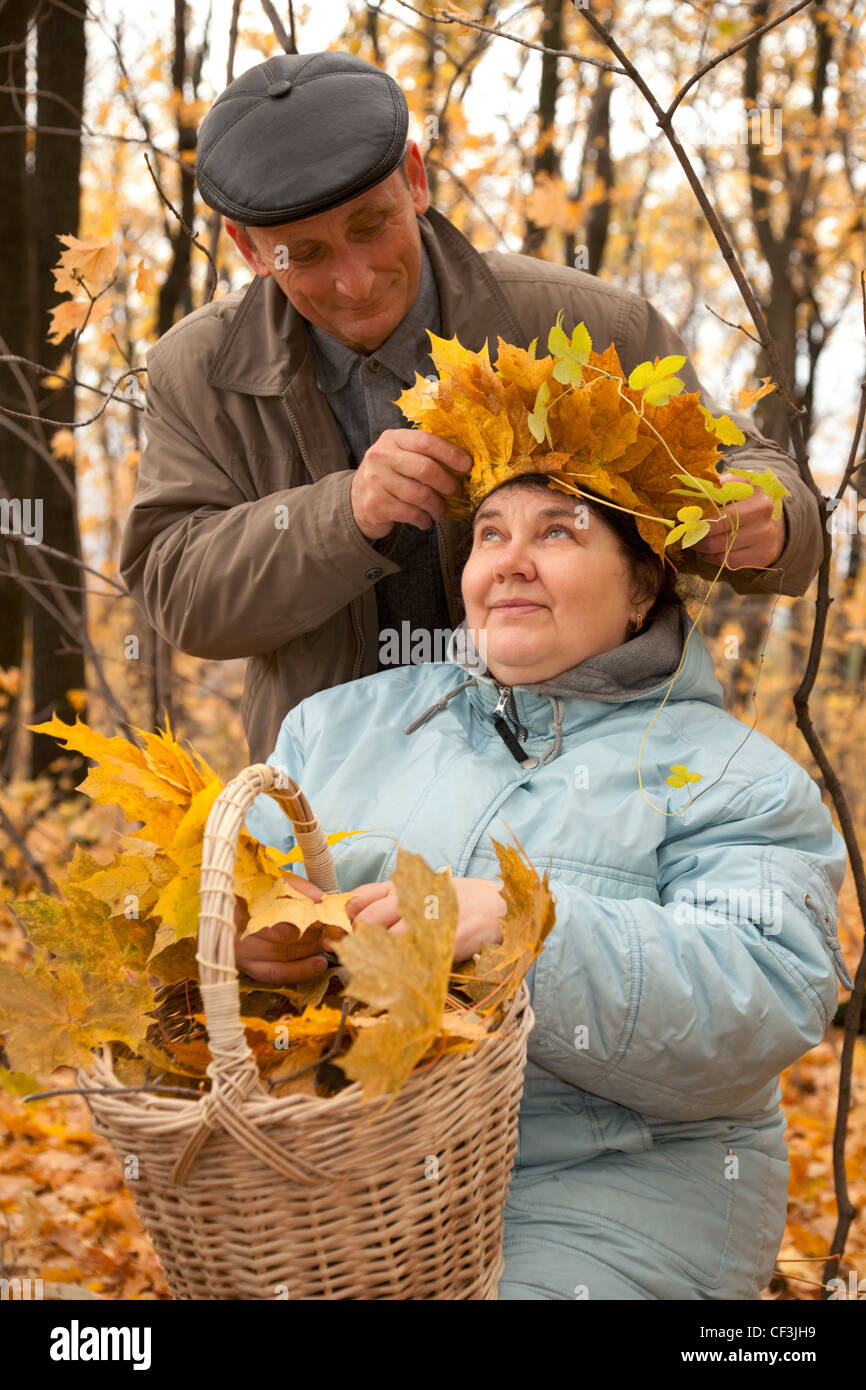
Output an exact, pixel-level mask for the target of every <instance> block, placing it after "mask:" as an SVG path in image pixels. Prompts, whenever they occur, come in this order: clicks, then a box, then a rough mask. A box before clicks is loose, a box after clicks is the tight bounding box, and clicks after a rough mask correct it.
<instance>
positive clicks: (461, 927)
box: [346, 878, 507, 965]
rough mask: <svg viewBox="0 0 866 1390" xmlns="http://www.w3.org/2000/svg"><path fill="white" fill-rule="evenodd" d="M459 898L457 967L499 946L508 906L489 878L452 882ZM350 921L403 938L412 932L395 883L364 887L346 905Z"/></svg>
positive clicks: (388, 881) (456, 943) (366, 885)
mask: <svg viewBox="0 0 866 1390" xmlns="http://www.w3.org/2000/svg"><path fill="white" fill-rule="evenodd" d="M452 883H453V884H454V891H455V892H456V894H457V935H456V937H455V939H454V964H455V965H459V964H460V962H461V961H464V960H471V958H472V957H473V956H474V955H477V953H478V952H479V951H480V950H481V948H482V946H484V945H488V944H489V945H491V946H498V945H499V943H500V942H501V940H502V927H501V926H500V925H499V923H500V919H501V918H503V917H504V916H505V913H506V910H507V909H506V906H505V900H504V898H503V897H502V894H501V893H500V892H499V888H498V887H497V885H496V883H494V882H493V881H492V880H491V879H489V878H455V879H452ZM346 912H347V913H348V915H349V920H350V921H351V922H352V923H353V924H354V925H357V923H358V922H378V923H379V924H380V926H383V927H387V928H388V929H389V931H393V933H394V935H395V936H402V935H403V933H404V932H406V931H408V930H409V929H408V927H407V925H406V923H405V922H404V921H403V918H402V917H401V916H400V909H399V908H398V906H397V893H396V890H395V888H394V885H393V883H391V882H390V880H387V881H386V882H384V883H363V884H362V885H361V887H360V888H358V889H356V890H355V893H354V894H353V896H352V897H351V898H350V899H349V901H348V902H347V903H346Z"/></svg>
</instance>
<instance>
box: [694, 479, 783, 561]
mask: <svg viewBox="0 0 866 1390" xmlns="http://www.w3.org/2000/svg"><path fill="white" fill-rule="evenodd" d="M742 481H743V480H742V478H736V477H735V476H734V474H733V473H720V474H719V482H720V483H737V482H742ZM722 510H723V511H724V513H725V515H724V517H720V516H718V517H712V518H711V517H707V518H706V520H707V522H708V523H709V528H710V529H709V532H708V533H707V535H706V536H704V538H703V540H702V541H699V542H698V544H697V545H696V546H695V547H694V549H695V551H696V552H697V553H698V555H700V556H701V558H702V559H704V560H708V561H709V562H710V563H711V564H715V565H720V564H721V563H722V560H723V559H724V556H725V551H726V550H727V548H728V546H729V545H730V542H731V532H732V530H733V529H734V528H735V527H736V530H737V535H736V539H735V540H734V543H733V545H731V549H730V553H729V555H728V558H727V560H726V561H725V567H726V569H729V570H739V569H751V568H754V569H765V568H767V567H769V566H770V565H774V564H775V563H776V561H777V560H778V558H779V556H780V555H781V553H782V551H783V550H784V548H785V539H786V528H785V518H784V516H780V517H779V520H778V521H774V520H773V518H772V515H771V513H772V511H773V502H772V499H771V498H769V497H767V495H766V493H764V492H762V491H761V489H760V488H758V487H756V488H755V490H754V492H753V493H752V495H751V497H744V498H743V500H742V501H741V502H728V503H727V504H726V505H725V506H724V507H723V508H722ZM731 518H733V522H732V520H731Z"/></svg>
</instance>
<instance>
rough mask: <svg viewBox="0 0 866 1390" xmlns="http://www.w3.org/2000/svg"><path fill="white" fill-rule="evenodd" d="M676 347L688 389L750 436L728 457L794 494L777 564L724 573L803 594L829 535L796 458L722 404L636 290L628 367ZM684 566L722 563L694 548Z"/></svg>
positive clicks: (749, 588) (756, 587) (707, 567)
mask: <svg viewBox="0 0 866 1390" xmlns="http://www.w3.org/2000/svg"><path fill="white" fill-rule="evenodd" d="M673 353H676V354H678V355H679V356H682V357H685V358H686V365H685V366H684V367H683V368H682V369H681V371H680V372H679V373H678V375H679V376H681V377H682V379H683V380H684V381H685V384H686V390H688V391H700V392H701V396H702V399H703V404H704V405H705V406H706V407H707V409H708V410H711V411H712V413H713V414H714V415H721V414H725V415H729V416H730V418H731V419H732V420H733V421H734V423H735V424H737V425H739V427H740V429H741V430H742V431H743V434H744V435H745V436H746V442H745V444H737V445H734V446H729V447H728V448H726V450H725V455H724V458H725V463H726V464H733V466H734V467H735V468H743V469H748V470H752V471H754V472H757V473H762V472H763V471H764V469H765V468H771V469H772V470H773V472H774V473H775V474H776V476H777V477H778V479H779V481H780V482H781V483H783V484H784V486H785V487H786V488H787V489H788V491H789V492H790V494H791V496H790V497H786V498H785V500H784V502H783V504H782V510H783V512H784V516H785V523H786V529H785V535H786V540H785V544H784V548H783V550H782V553H781V555H780V556H779V558H778V560H777V561H776V563H775V565H773V566H772V568H771V569H766V570H761V569H751V568H744V569H732V570H723V571H722V577H723V578H724V580H725V582H726V583H727V584H730V585H731V588H732V589H734V590H735V591H736V592H737V593H738V594H778V593H782V594H792V595H799V594H804V593H805V592H806V590H807V589H808V587H809V585H810V584H811V582H812V580H813V579H814V578H815V575H816V574H817V573H818V567H819V565H820V564H821V557H822V556H823V553H824V540H823V536H822V534H821V513H820V511H819V509H818V507H817V506H816V504H815V499H814V497H813V496H812V494H811V492H810V491H809V489H808V487H807V486H806V484H805V483H804V481H803V479H802V478H801V477H800V473H799V470H798V468H797V465H796V463H795V461H794V460H793V459H792V458H791V457H790V455H789V454H786V453H785V451H784V449H782V448H780V446H779V445H778V444H776V443H775V442H774V441H773V440H771V439H767V437H766V436H765V435H763V434H761V433H760V431H759V430H758V429H757V428H756V426H755V423H754V421H753V420H751V419H750V417H749V416H748V415H746V414H745V413H744V412H743V411H741V410H732V409H730V408H729V407H725V406H720V405H719V404H718V402H717V401H716V400H715V399H714V398H713V397H712V396H711V395H710V393H709V392H708V391H707V390H706V389H705V388H704V387H703V386H702V385H701V382H700V381H699V379H698V376H697V374H696V372H695V369H694V367H693V366H692V363H691V359H690V358H689V355H688V350H687V348H686V347H685V344H684V343H683V340H682V338H681V337H680V336H679V334H678V333H676V331H675V330H674V328H673V326H672V325H671V324H670V323H668V321H667V319H666V318H665V317H664V315H663V314H660V313H659V311H658V309H656V308H655V307H654V306H653V305H652V304H650V303H649V301H648V300H646V299H642V298H641V297H640V296H638V295H635V296H634V297H633V303H632V307H631V314H630V318H629V323H628V328H627V330H626V333H625V335H624V337H623V351H622V354H621V360H622V366H623V369H624V370H625V371H626V372H631V371H632V370H633V369H634V368H635V367H636V366H637V364H638V362H645V361H647V360H649V361H652V359H653V358H654V357H666V356H668V355H669V354H673ZM682 567H683V569H688V570H690V571H691V572H692V573H695V574H699V575H700V576H701V577H702V578H703V579H713V578H714V577H715V574H716V570H717V568H718V566H717V565H714V564H711V563H709V562H708V561H707V560H704V559H702V558H701V557H700V556H699V555H697V554H695V553H694V552H691V553H689V554H688V555H684V556H683V566H682Z"/></svg>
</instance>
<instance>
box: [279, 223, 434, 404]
mask: <svg viewBox="0 0 866 1390" xmlns="http://www.w3.org/2000/svg"><path fill="white" fill-rule="evenodd" d="M306 327H307V333H308V335H309V337H310V340H311V343H312V346H313V362H314V366H315V372H316V384H317V386H318V387H319V390H320V391H324V392H325V393H326V394H328V393H329V392H333V391H340V390H342V388H343V387H344V386H345V385H346V382H347V381H348V380H349V377H350V375H351V373H352V371H353V370H354V369H355V368H356V367H358V366H360V364H361V363H362V362H366V361H368V360H375V361H377V362H380V363H381V364H382V366H383V367H386V368H387V369H388V371H390V372H392V373H393V374H394V376H395V377H397V379H398V381H402V382H403V384H404V386H411V385H412V384H413V382H414V381H415V363H416V361H418V360H420V358H422V357H425V356H426V355H427V353H428V352H429V351H430V339H429V338H428V336H427V332H426V330H427V329H428V328H429V329H430V330H431V331H432V332H433V333H436V334H438V333H439V331H440V328H441V319H440V313H439V291H438V289H437V288H436V279H435V277H434V275H433V266H432V263H431V261H430V257H429V255H428V253H427V248H426V246H425V245H424V242H423V240H422V242H421V279H420V282H419V285H418V293H417V294H416V296H415V299H414V301H413V303H412V305H411V307H410V309H409V311H408V313H407V314H406V315H405V317H404V318H402V319H401V320H400V322H399V323H398V324H397V327H396V328H395V329H394V332H393V333H392V334H391V335H390V337H388V338H386V339H385V341H384V343H382V345H381V346H380V347H377V348H376V349H375V351H374V352H371V353H363V352H355V351H353V349H352V348H350V347H347V346H346V344H345V343H341V342H340V341H339V340H338V339H337V338H332V337H331V335H330V333H325V331H324V330H323V329H321V328H317V327H316V325H315V324H312V323H310V322H309V321H308V322H307V325H306Z"/></svg>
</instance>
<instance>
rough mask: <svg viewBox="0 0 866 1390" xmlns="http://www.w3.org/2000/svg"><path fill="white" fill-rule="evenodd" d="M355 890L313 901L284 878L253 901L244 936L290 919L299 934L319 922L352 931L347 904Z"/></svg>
mask: <svg viewBox="0 0 866 1390" xmlns="http://www.w3.org/2000/svg"><path fill="white" fill-rule="evenodd" d="M354 892H355V890H354V889H350V890H349V892H347V893H325V894H323V896H322V898H321V899H320V900H319V902H314V901H313V899H312V898H308V897H307V896H306V894H305V893H302V892H300V890H299V889H297V888H293V887H292V885H291V883H290V882H289V881H288V880H287V879H281V880H279V881H277V882H275V883H274V884H273V885H272V886H271V887H270V888H268V889H267V890H266V891H265V892H263V893H261V894H259V895H257V896H256V897H255V898H254V899H253V900H252V907H251V908H250V919H249V922H248V923H247V926H246V930H245V932H244V935H245V936H248V935H249V934H250V932H257V931H263V930H264V929H265V928H266V927H274V926H276V925H277V923H278V922H289V923H291V924H292V925H293V926H296V927H298V928H299V929H300V936H303V935H304V933H305V932H306V931H307V930H309V928H310V927H312V926H313V925H314V924H315V923H317V922H320V923H322V925H323V926H331V927H341V928H342V930H343V931H345V932H351V931H352V930H353V924H352V921H351V919H350V918H349V916H348V914H347V912H346V903H347V902H348V901H349V899H350V898H351V897H352V896H353V895H354Z"/></svg>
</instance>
